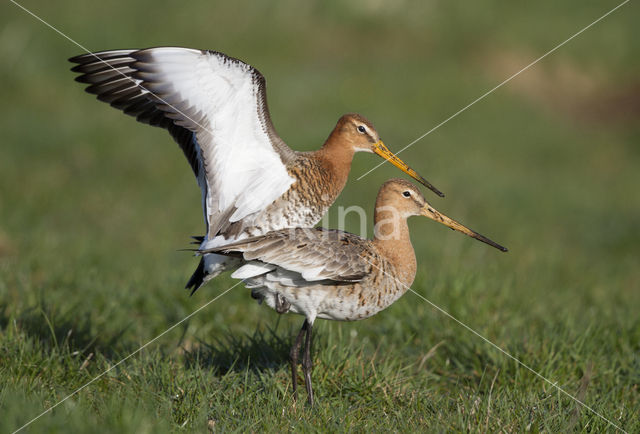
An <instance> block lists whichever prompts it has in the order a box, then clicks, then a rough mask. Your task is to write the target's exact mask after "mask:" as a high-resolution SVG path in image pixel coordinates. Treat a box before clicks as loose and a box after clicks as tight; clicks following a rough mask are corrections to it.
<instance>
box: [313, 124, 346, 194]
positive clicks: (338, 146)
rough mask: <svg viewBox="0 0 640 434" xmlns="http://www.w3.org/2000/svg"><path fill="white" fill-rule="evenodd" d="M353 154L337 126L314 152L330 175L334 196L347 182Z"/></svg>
mask: <svg viewBox="0 0 640 434" xmlns="http://www.w3.org/2000/svg"><path fill="white" fill-rule="evenodd" d="M353 154H354V150H353V146H350V145H349V143H345V141H344V138H343V136H342V134H341V131H340V130H339V129H338V128H337V127H336V129H334V130H333V132H332V133H331V135H330V136H329V138H328V139H327V141H326V142H325V143H324V145H323V146H322V148H320V149H319V150H318V151H316V153H315V157H316V158H317V159H318V160H319V162H320V164H321V166H322V167H323V168H324V170H326V171H327V172H328V174H329V175H330V179H331V180H332V184H333V187H334V188H335V189H336V196H337V195H338V194H339V193H340V191H342V189H343V188H344V186H345V184H346V183H347V178H348V177H349V171H350V170H351V161H352V160H353Z"/></svg>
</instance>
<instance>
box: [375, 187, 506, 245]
mask: <svg viewBox="0 0 640 434" xmlns="http://www.w3.org/2000/svg"><path fill="white" fill-rule="evenodd" d="M380 210H385V211H386V214H387V215H388V217H386V218H387V219H394V218H395V219H406V218H408V217H411V216H414V215H421V216H424V217H428V218H430V219H432V220H435V221H437V222H438V223H442V224H443V225H445V226H447V227H449V228H451V229H453V230H456V231H458V232H462V233H463V234H465V235H468V236H470V237H472V238H475V239H476V240H479V241H482V242H483V243H486V244H489V245H490V246H492V247H495V248H496V249H498V250H501V251H503V252H506V251H507V249H506V248H505V247H502V246H501V245H500V244H498V243H496V242H494V241H492V240H490V239H489V238H487V237H485V236H484V235H480V234H479V233H477V232H475V231H473V230H471V229H469V228H468V227H466V226H464V225H462V224H460V223H458V222H457V221H455V220H453V219H451V218H449V217H447V216H446V215H444V214H442V213H440V212H438V211H437V210H436V209H435V208H433V207H432V206H431V205H430V204H429V202H427V200H426V199H425V198H424V196H423V195H422V193H421V192H420V190H419V189H418V187H416V186H415V185H413V184H412V183H410V182H408V181H405V180H404V179H391V180H389V181H387V182H385V183H384V184H383V185H382V187H380V191H379V192H378V198H377V200H376V215H378V213H380ZM394 214H395V216H394ZM376 224H378V223H376Z"/></svg>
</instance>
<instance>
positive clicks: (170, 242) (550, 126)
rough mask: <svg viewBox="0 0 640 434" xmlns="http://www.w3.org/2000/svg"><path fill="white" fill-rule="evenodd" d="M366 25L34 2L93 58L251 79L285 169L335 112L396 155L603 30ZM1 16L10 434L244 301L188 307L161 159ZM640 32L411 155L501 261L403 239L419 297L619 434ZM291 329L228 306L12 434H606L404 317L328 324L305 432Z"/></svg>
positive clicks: (509, 23) (469, 18) (314, 17)
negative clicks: (225, 71)
mask: <svg viewBox="0 0 640 434" xmlns="http://www.w3.org/2000/svg"><path fill="white" fill-rule="evenodd" d="M383 4H384V3H382V2H373V1H360V2H350V5H349V6H346V5H343V4H342V3H341V2H335V1H332V2H322V3H321V2H313V3H311V2H310V3H306V4H305V5H300V4H298V3H294V2H292V1H289V2H284V3H280V4H278V5H273V6H268V4H267V3H264V4H262V3H261V4H258V5H256V4H254V3H253V2H251V3H249V2H247V3H246V5H244V6H242V7H236V6H233V7H232V6H231V5H213V4H211V3H206V2H202V3H194V2H189V3H185V4H183V3H175V4H173V3H171V4H170V3H167V4H163V3H160V4H159V3H158V2H151V1H143V2H136V3H130V2H124V1H120V0H118V1H115V2H107V3H105V2H102V3H98V4H93V3H78V4H75V3H64V2H63V3H59V2H58V3H56V4H55V6H54V4H53V3H51V4H44V3H40V4H38V3H36V2H25V3H24V5H25V6H26V7H29V8H32V9H33V10H34V12H36V13H38V14H40V15H41V16H42V17H43V18H45V19H47V20H48V21H49V22H51V24H53V25H55V26H57V27H59V28H60V29H61V30H62V31H64V32H66V33H68V34H69V36H70V37H72V38H74V39H76V40H77V41H79V42H80V43H82V44H83V45H85V46H86V47H87V48H90V49H94V50H99V49H107V48H123V47H144V46H155V45H164V44H172V45H184V46H191V47H200V48H212V49H218V50H221V51H224V52H227V53H228V54H231V55H233V56H236V57H239V58H241V59H244V60H246V61H248V62H250V63H252V64H253V65H255V66H256V67H258V68H259V69H260V70H261V71H262V73H263V74H264V75H265V76H266V77H267V80H268V86H269V103H270V106H271V111H272V116H273V118H274V122H275V124H276V127H277V128H278V131H279V133H280V135H281V136H282V137H283V138H284V139H285V140H286V141H287V142H288V143H289V144H291V146H292V147H294V148H296V149H301V150H304V149H312V148H314V147H316V146H318V145H319V144H320V143H322V141H323V140H324V139H325V137H326V136H327V135H328V133H329V131H330V129H331V128H332V127H333V124H334V123H335V121H336V120H337V118H338V117H339V115H340V114H342V113H344V112H351V111H357V112H361V113H362V114H364V115H365V116H367V117H368V118H370V119H371V120H372V121H373V123H374V124H375V125H376V127H377V129H378V131H379V132H380V134H381V135H382V138H383V139H384V140H385V142H386V143H387V144H388V145H389V146H390V147H391V148H392V149H395V150H397V149H400V148H401V147H403V146H405V145H406V144H407V143H409V142H411V141H412V140H414V139H415V138H416V137H418V136H420V135H421V134H423V133H424V132H426V131H428V130H429V129H431V128H432V127H433V126H435V125H436V124H438V123H439V122H441V121H442V120H444V119H446V118H447V117H448V116H450V115H451V114H453V113H455V112H456V111H457V110H459V109H460V108H461V107H464V106H465V105H466V104H468V103H469V102H471V101H473V100H474V99H475V98H477V97H478V96H480V95H482V94H483V93H484V92H486V91H487V90H489V89H491V88H492V87H494V86H495V85H496V84H498V83H500V82H501V81H502V80H504V79H505V78H507V77H508V76H509V75H511V74H513V73H514V72H516V71H517V70H519V69H520V68H522V67H523V66H525V65H526V64H528V63H529V62H531V61H532V60H534V59H535V58H537V57H539V56H540V55H542V54H544V53H545V52H546V51H548V50H550V49H551V48H553V47H554V46H555V45H556V44H558V43H559V42H561V41H563V40H564V39H566V38H568V37H569V36H571V35H572V34H573V33H575V32H577V31H578V30H579V29H580V28H582V27H584V26H586V25H587V24H589V23H590V22H592V21H593V20H595V19H596V18H598V17H599V16H601V15H602V14H604V13H605V12H606V11H607V10H609V9H611V8H613V7H614V6H616V5H617V4H618V3H616V2H610V1H606V2H596V1H589V2H577V1H573V2H563V3H561V4H558V3H557V2H550V1H549V2H542V3H540V2H538V3H535V4H534V3H532V4H526V5H525V4H521V3H504V2H497V1H491V2H485V3H482V4H475V3H474V4H465V5H455V4H454V3H451V2H446V1H434V2H424V3H421V4H420V5H418V4H410V3H404V2H397V4H398V6H394V7H391V6H382V5H383ZM376 5H378V6H376ZM0 12H1V16H3V20H2V26H0V57H1V58H2V59H3V60H2V62H1V63H0V80H1V81H0V82H1V83H2V84H0V86H1V88H2V105H1V106H0V107H1V110H2V112H1V113H0V115H1V116H0V127H1V130H2V135H3V140H2V144H1V145H0V384H2V388H1V390H0V430H2V431H3V432H4V431H13V430H15V429H17V428H19V427H21V426H22V425H24V424H25V423H27V422H29V421H30V420H31V419H32V418H34V417H36V416H37V415H38V414H40V413H41V412H43V411H44V410H45V409H47V408H48V407H50V406H51V405H54V404H56V403H57V402H58V401H59V400H60V399H62V398H64V397H65V396H67V395H68V394H69V393H71V392H73V391H75V390H76V389H77V388H79V387H81V386H83V385H84V384H86V383H87V382H88V381H90V380H92V379H93V378H94V377H95V376H97V375H99V374H100V373H102V372H104V371H105V370H107V369H108V368H110V367H112V366H113V365H114V364H116V363H118V362H119V361H120V360H121V359H122V358H124V357H126V356H128V355H129V354H130V353H131V352H133V351H135V350H137V349H138V348H139V347H140V346H141V345H143V344H145V343H147V342H148V341H149V340H151V339H153V338H154V337H156V336H157V335H159V334H160V333H162V332H164V331H165V330H166V329H167V328H168V327H170V326H171V325H173V324H175V323H176V322H178V321H180V320H181V319H182V318H184V317H185V316H186V315H188V314H190V313H191V312H193V311H194V310H196V309H197V308H198V307H200V306H202V305H204V304H205V303H206V302H208V301H209V300H211V299H212V298H213V297H215V296H217V295H218V294H221V293H222V292H223V291H224V290H226V289H227V288H229V287H230V286H231V285H233V284H234V282H233V281H232V279H230V278H229V277H228V276H223V277H221V278H219V279H216V280H215V281H213V282H211V283H210V284H209V285H207V286H206V287H204V288H202V289H201V290H200V291H198V292H197V293H196V294H195V295H194V296H193V297H188V294H187V293H186V292H185V291H184V290H183V289H182V287H183V285H184V283H185V281H186V279H187V278H188V277H189V275H190V273H191V272H192V270H193V268H194V267H195V265H196V262H197V261H196V260H195V259H194V258H192V257H191V256H190V255H189V254H188V253H185V252H182V251H178V249H181V248H185V247H189V246H188V241H189V240H188V236H190V235H193V234H200V233H201V231H202V222H201V212H200V209H199V191H198V189H197V188H196V184H195V182H194V180H193V179H192V175H191V173H190V170H189V169H188V166H187V164H186V163H185V162H184V161H183V157H182V155H181V152H180V151H179V149H178V148H177V146H175V144H173V143H172V142H171V140H170V139H169V137H168V135H167V134H166V133H165V132H163V131H160V130H155V129H152V128H149V127H146V126H143V125H139V124H137V123H136V122H135V121H133V120H132V119H130V118H127V117H125V116H123V115H122V114H121V113H118V112H117V111H116V110H113V109H110V108H109V107H107V106H105V105H104V104H101V103H98V102H96V101H95V100H93V98H92V97H91V96H89V95H87V94H85V93H84V92H83V91H82V89H81V86H79V85H78V84H77V83H74V82H73V75H72V74H71V73H70V72H69V71H68V68H69V66H70V64H68V63H67V62H66V58H68V57H70V56H72V55H74V54H78V53H79V52H80V49H79V48H77V47H75V46H73V45H72V44H71V43H69V42H68V41H66V40H65V39H63V38H62V37H60V36H59V35H57V34H56V33H54V32H53V31H52V30H50V29H48V28H46V27H45V26H43V25H42V24H41V23H39V22H37V21H35V20H34V19H33V18H32V17H30V16H28V15H26V14H25V13H24V12H22V11H20V10H19V9H18V8H17V7H15V6H13V5H12V4H11V3H8V2H7V3H5V4H4V5H2V6H0ZM147 13H148V14H150V16H149V17H148V18H144V17H145V14H147ZM638 18H640V14H639V13H638V6H637V5H636V4H635V3H633V2H630V3H629V4H627V5H625V6H624V7H622V8H621V9H620V10H619V11H617V12H615V13H614V14H612V15H611V16H610V17H608V18H606V19H605V20H603V21H602V22H601V23H598V24H597V25H595V26H594V27H593V28H591V29H589V30H587V31H586V32H585V33H584V34H582V35H580V36H579V37H577V38H576V39H575V40H573V41H572V42H570V43H569V44H567V45H566V46H564V47H562V48H561V49H559V50H558V51H557V52H555V53H554V54H553V55H551V56H549V57H548V58H546V59H544V60H543V61H542V62H540V63H539V64H537V65H536V66H534V67H533V68H531V69H530V70H529V71H527V72H525V73H523V74H522V75H520V76H519V77H518V78H516V79H515V80H513V81H512V82H510V83H509V84H507V85H506V86H505V87H504V88H501V89H499V90H498V91H496V92H494V93H493V94H491V95H490V96H488V97H487V98H486V99H484V100H483V101H481V102H479V103H478V104H476V105H474V106H473V107H471V108H470V109H469V110H467V111H466V112H464V113H463V114H461V115H460V116H458V117H456V118H455V119H453V120H451V121H450V122H448V123H447V124H445V125H443V126H442V127H440V128H439V129H437V130H436V131H434V132H433V133H432V134H430V135H429V136H428V137H426V138H425V139H423V140H422V141H420V142H418V143H417V144H415V145H414V146H412V147H411V148H409V149H408V150H407V151H406V152H405V153H403V158H404V159H405V160H406V161H408V162H409V163H410V164H411V165H412V166H413V167H415V168H416V169H417V170H418V171H419V172H420V173H422V174H423V175H424V176H425V177H426V178H427V179H429V180H430V181H431V182H433V183H434V185H436V186H437V187H439V188H440V189H442V190H443V191H444V192H445V193H446V194H447V197H446V199H438V198H436V197H435V196H433V195H430V193H427V194H429V195H430V196H428V197H429V198H431V202H432V204H433V205H434V206H436V207H437V208H438V209H440V210H441V211H443V212H445V213H447V214H448V215H450V216H451V217H453V218H456V219H459V220H460V221H462V222H463V223H465V224H468V225H469V226H470V227H472V228H474V229H477V230H478V231H480V232H481V233H483V234H485V235H487V236H489V237H491V238H492V239H495V240H496V241H498V242H500V243H501V244H504V245H506V246H507V247H509V249H510V252H509V253H507V254H501V253H499V252H497V251H495V250H493V249H491V248H489V247H487V246H485V245H483V244H481V243H478V242H475V241H473V240H469V239H466V238H465V237H463V236H462V235H460V234H456V233H453V232H451V231H446V230H444V228H442V227H438V226H437V225H435V224H433V223H431V222H428V221H426V220H424V221H421V220H420V219H418V218H416V219H415V220H412V221H411V222H410V226H411V229H412V240H413V243H414V246H415V248H416V254H417V258H418V262H419V270H418V275H417V278H416V281H415V283H414V284H413V289H414V290H415V291H417V292H418V293H420V294H422V295H423V296H424V297H426V298H427V299H429V300H430V301H431V302H433V303H434V304H436V305H437V306H440V307H441V308H443V309H444V310H446V311H447V312H449V313H450V314H451V315H453V316H454V317H455V318H458V319H459V320H460V321H462V322H463V323H465V324H467V325H468V326H469V327H471V328H473V329H474V330H476V331H477V332H478V333H480V334H482V335H483V336H485V337H486V338H487V339H489V340H491V341H492V342H494V343H495V344H496V345H498V346H500V347H501V348H502V349H504V350H505V351H507V352H509V353H510V354H512V355H513V356H514V357H516V358H518V359H519V360H521V361H522V362H523V363H525V364H526V365H527V366H530V367H531V368H532V369H534V370H536V371H537V372H539V373H540V374H541V375H543V376H545V377H546V378H548V379H549V380H550V381H552V382H553V383H555V384H557V385H558V386H560V387H562V388H563V389H564V390H566V391H567V392H568V393H570V394H572V395H574V396H576V397H577V398H579V399H580V400H582V401H583V402H584V403H585V404H587V405H589V406H590V407H592V408H593V409H594V410H595V411H597V412H598V413H600V414H602V415H603V416H604V417H606V418H608V419H610V420H611V421H612V422H613V423H615V424H616V425H618V426H620V427H621V428H623V429H625V430H627V431H628V432H637V431H640V420H639V417H638V414H639V413H640V392H639V391H638V387H639V384H640V319H639V318H640V317H639V316H638V310H639V309H640V271H639V268H638V257H640V255H639V254H640V250H639V248H638V244H639V243H640V235H639V234H640V231H638V223H639V222H640V196H639V195H638V186H639V185H640V170H638V168H639V167H640V152H639V151H638V149H639V148H638V142H639V140H640V129H639V128H638V123H637V119H638V115H639V114H640V112H639V110H638V101H639V100H640V94H639V93H638V89H639V86H640V82H639V81H638V76H639V75H638V72H639V71H640V62H639V59H640V50H639V42H638V38H637V37H636V33H637V32H636V31H635V27H634V26H635V23H636V22H638ZM377 162H378V160H377V159H375V157H373V156H368V155H357V156H356V161H355V163H354V167H353V170H352V176H351V181H350V182H349V184H348V185H347V188H346V189H345V191H344V193H343V194H342V195H341V197H340V198H339V200H338V201H337V203H336V205H337V206H339V205H342V206H349V205H360V206H363V207H364V208H365V209H371V208H372V206H373V201H374V198H375V194H376V191H377V188H378V186H379V185H380V184H381V183H382V182H384V181H385V180H386V179H388V178H390V177H393V176H398V174H399V173H398V172H397V171H395V170H394V169H392V168H389V167H386V166H385V167H382V168H380V169H378V170H376V171H374V172H373V173H372V174H371V175H369V176H367V177H366V178H364V179H363V180H362V181H356V178H357V177H359V176H360V175H361V174H363V173H364V172H366V171H367V170H369V169H370V168H371V167H373V165H375V164H377ZM352 217H353V220H349V227H348V229H350V230H352V231H354V232H358V231H359V227H358V226H357V219H356V216H355V215H353V216H352ZM336 222H337V211H336V209H335V208H334V209H333V210H332V211H331V212H330V216H329V226H332V225H333V226H335V224H336ZM301 323H302V318H301V317H297V316H284V317H281V316H278V315H277V314H276V313H275V312H273V311H271V310H269V309H268V308H265V307H263V306H258V305H257V304H256V303H255V302H254V301H253V300H252V299H251V297H250V296H249V294H248V291H247V290H246V289H244V288H243V287H242V286H241V285H240V286H238V287H236V288H234V289H233V290H231V291H230V292H229V293H228V294H226V295H224V296H222V297H221V298H220V299H219V300H217V301H215V302H214V303H212V304H211V305H210V306H208V307H207V308H205V309H203V310H202V311H201V312H199V313H198V314H196V315H195V316H193V317H192V318H190V319H189V320H188V321H186V322H184V323H183V324H181V325H179V326H178V327H176V328H175V329H174V330H172V331H171V332H169V333H167V334H166V335H164V336H162V337H161V338H159V339H158V340H157V341H155V342H153V343H152V344H151V345H149V346H148V347H146V348H145V349H144V350H143V351H141V352H140V353H138V354H136V355H135V356H133V357H131V358H129V359H128V360H126V361H125V362H124V363H122V364H121V365H119V366H117V367H116V368H114V369H112V370H111V371H109V373H107V374H106V375H104V376H103V377H101V378H100V379H98V380H97V381H95V382H94V383H92V384H91V385H89V386H87V387H86V388H85V389H83V390H82V391H81V392H79V393H78V394H77V395H74V396H73V397H72V398H70V399H68V400H67V401H65V402H64V403H63V404H61V405H60V406H58V407H56V408H55V409H54V410H53V411H52V412H51V413H48V414H46V415H44V416H43V417H41V418H40V419H38V420H37V421H35V422H34V423H33V424H32V425H30V426H29V427H28V428H27V429H26V431H27V432H95V431H96V429H98V430H100V431H101V432H103V431H104V432H123V431H124V432H165V431H170V432H181V431H200V432H202V431H205V430H206V429H213V430H215V431H227V430H237V431H249V430H250V431H258V430H269V431H276V430H278V431H280V430H304V431H319V430H332V431H334V430H335V431H387V430H394V431H414V430H429V431H474V432H475V431H481V432H484V431H508V432H519V431H525V430H529V431H553V432H564V431H571V430H575V431H588V432H600V431H608V430H609V431H613V430H614V429H613V427H612V426H611V425H608V423H607V422H606V421H604V420H603V419H601V418H600V417H598V416H596V415H595V414H593V413H592V412H590V411H588V410H587V409H585V408H583V407H581V406H579V405H578V404H576V403H575V402H574V401H572V400H571V399H570V398H568V397H566V396H565V395H563V394H562V393H561V392H559V391H558V390H557V389H555V388H554V387H553V386H551V385H550V384H548V383H546V382H544V381H543V380H541V379H540V378H539V377H537V376H536V375H534V374H533V373H531V372H530V371H528V370H527V369H525V368H524V367H522V366H521V365H519V364H517V363H516V362H514V361H513V360H511V359H509V358H508V357H506V356H505V355H504V354H502V353H500V352H499V351H498V350H496V349H495V348H493V347H492V346H491V345H489V344H487V343H486V342H484V341H483V340H482V339H480V338H479V337H477V336H476V335H474V334H472V333H470V332H469V331H468V330H466V329H465V328H463V327H461V326H460V325H459V324H457V323H456V322H454V321H453V320H451V319H449V318H448V317H446V316H445V315H443V314H442V313H440V312H439V311H438V310H436V309H435V308H433V307H432V306H430V305H429V304H428V303H426V302H424V301H423V300H421V299H420V298H419V297H417V296H416V295H414V294H412V293H407V294H406V295H405V296H403V297H402V298H401V299H400V300H399V301H398V302H396V303H395V304H394V305H393V306H391V307H390V308H389V309H387V310H386V311H384V312H382V313H380V314H379V315H377V316H376V317H374V318H371V319H369V320H365V321H361V322H357V323H332V322H327V321H322V320H319V321H317V322H316V327H315V337H316V338H315V340H314V363H315V370H314V374H313V380H314V385H315V392H316V397H317V405H316V406H315V407H313V408H308V407H307V406H306V405H303V404H301V403H300V404H298V405H295V404H294V403H293V402H292V398H291V379H290V376H289V368H288V362H287V354H288V347H289V346H290V344H291V341H292V339H293V337H294V336H295V334H296V333H297V331H298V329H299V327H300V325H301ZM302 396H303V397H304V393H303V394H302Z"/></svg>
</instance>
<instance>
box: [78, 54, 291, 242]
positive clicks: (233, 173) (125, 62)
mask: <svg viewBox="0 0 640 434" xmlns="http://www.w3.org/2000/svg"><path fill="white" fill-rule="evenodd" d="M70 60H71V61H72V62H74V63H78V65H76V66H75V67H73V68H72V70H73V71H74V72H78V73H81V74H82V75H80V76H79V77H77V78H76V80H77V81H79V82H81V83H86V84H88V85H89V86H88V87H87V89H86V90H87V91H88V92H90V93H93V94H96V95H97V96H98V99H99V100H101V101H104V102H107V103H109V104H111V105H112V106H113V107H115V108H118V109H120V110H122V111H124V113H126V114H128V115H131V116H135V117H136V119H137V120H138V121H140V122H143V123H147V124H150V125H153V126H159V127H162V128H166V129H167V130H169V132H170V134H171V135H172V137H173V138H174V139H175V140H176V142H178V144H179V145H180V147H181V148H182V150H183V152H184V154H185V156H186V158H187V160H188V161H189V163H190V165H191V168H192V169H193V172H194V174H195V175H196V179H197V180H198V185H199V186H200V188H201V190H202V202H203V209H204V214H205V221H206V223H207V237H208V239H212V238H214V237H215V236H216V235H218V234H220V233H222V232H223V231H224V230H225V228H226V227H228V226H229V224H230V223H233V222H235V221H239V220H242V219H243V218H245V217H247V216H250V215H251V214H253V213H256V212H258V211H261V210H262V209H264V208H265V207H267V206H268V205H269V204H271V203H272V202H273V201H274V200H276V199H277V198H278V197H280V196H281V195H282V194H284V193H285V192H286V191H287V190H288V189H289V187H290V186H291V185H292V184H293V182H294V181H295V180H294V178H292V177H291V176H290V175H289V174H288V172H287V167H286V164H287V162H288V161H290V160H291V159H292V158H293V157H294V156H295V153H294V152H293V151H292V150H291V149H289V148H288V147H287V146H286V144H284V142H283V141H282V139H281V138H280V137H279V136H278V135H277V133H276V132H275V129H274V128H273V125H272V123H271V118H270V115H269V110H268V106H267V102H266V85H265V80H264V77H263V76H262V74H260V72H259V71H257V70H256V69H255V68H253V67H251V66H250V65H247V64H245V63H243V62H241V61H239V60H237V59H233V58H231V57H228V56H226V55H224V54H222V53H218V52H214V51H201V50H193V49H187V48H178V47H159V48H151V49H145V50H113V51H103V52H99V53H91V54H85V55H81V56H77V57H74V58H72V59H70Z"/></svg>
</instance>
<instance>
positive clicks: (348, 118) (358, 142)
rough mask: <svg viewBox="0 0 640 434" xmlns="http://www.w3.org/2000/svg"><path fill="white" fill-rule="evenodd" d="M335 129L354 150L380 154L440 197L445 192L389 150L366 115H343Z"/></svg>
mask: <svg viewBox="0 0 640 434" xmlns="http://www.w3.org/2000/svg"><path fill="white" fill-rule="evenodd" d="M335 131H336V132H337V133H338V134H339V135H340V142H341V143H343V144H344V146H348V147H350V148H351V149H352V150H353V152H372V153H374V154H378V155H379V156H380V157H382V158H384V159H385V160H387V161H388V162H390V163H391V164H393V165H394V166H396V167H397V168H398V169H400V170H402V171H403V172H404V173H406V174H407V175H409V176H411V177H412V178H413V179H415V180H416V181H418V182H419V183H421V184H422V185H424V186H425V187H427V188H429V189H430V190H431V191H433V192H434V193H436V194H437V195H438V196H440V197H444V194H443V193H442V192H441V191H440V190H438V189H437V188H435V187H434V186H433V185H431V183H429V182H428V181H427V180H426V179H424V178H423V177H422V176H420V175H419V174H418V172H416V171H415V170H413V169H412V168H411V167H409V165H408V164H407V163H405V162H404V161H402V160H401V159H400V158H399V157H398V156H397V155H395V154H394V153H393V152H391V151H390V150H389V148H387V147H386V146H385V144H384V143H383V142H382V140H380V135H379V134H378V132H377V131H376V129H375V127H374V126H373V124H371V122H369V120H367V119H366V118H365V117H364V116H362V115H359V114H357V113H350V114H346V115H343V116H342V117H341V118H340V119H339V120H338V123H337V125H336V128H335Z"/></svg>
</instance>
